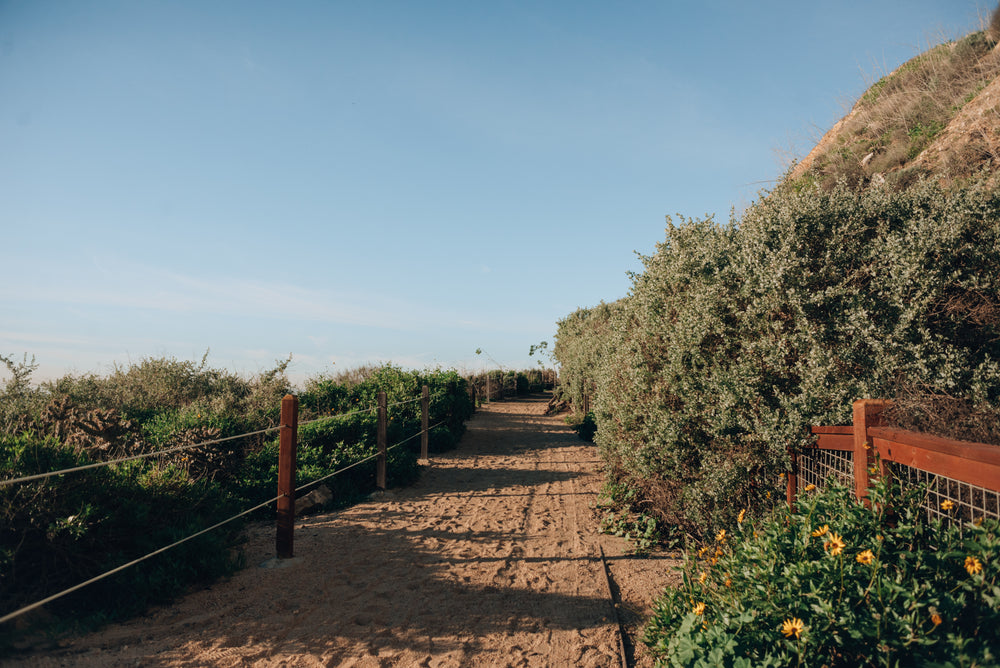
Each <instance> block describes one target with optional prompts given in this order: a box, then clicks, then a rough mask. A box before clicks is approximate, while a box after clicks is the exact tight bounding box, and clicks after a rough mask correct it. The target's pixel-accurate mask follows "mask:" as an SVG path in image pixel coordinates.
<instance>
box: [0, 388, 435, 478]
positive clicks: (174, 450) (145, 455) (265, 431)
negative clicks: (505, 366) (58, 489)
mask: <svg viewBox="0 0 1000 668" xmlns="http://www.w3.org/2000/svg"><path fill="white" fill-rule="evenodd" d="M437 396H438V397H440V396H443V395H441V394H440V393H438V394H437ZM420 399H421V397H416V398H414V399H407V400H406V401H397V402H396V403H393V404H389V408H393V407H395V406H404V405H406V404H412V403H414V402H416V401H420ZM377 409H378V406H370V407H368V408H359V409H356V410H353V411H350V412H348V413H338V414H337V415H326V416H323V417H318V418H313V419H311V420H304V421H302V422H299V426H300V427H301V426H303V425H307V424H315V423H319V422H326V421H329V420H342V419H344V418H348V417H353V416H354V415H360V414H362V413H372V412H374V411H376V410H377ZM279 429H281V426H280V425H279V426H276V427H268V428H266V429H258V430H257V431H250V432H246V433H244V434H236V435H235V436H226V437H224V438H216V439H212V440H209V441H199V442H198V443H189V444H187V445H177V446H174V447H171V448H165V449H163V450H156V451H154V452H144V453H141V454H137V455H129V456H127V457H118V458H115V459H106V460H102V461H99V462H93V463H91V464H82V465H80V466H73V467H71V468H65V469H59V470H58V471H48V472H46V473H36V474H32V475H28V476H21V477H19V478H8V479H6V480H0V487H2V486H4V485H14V484H17V483H24V482H32V481H35V480H44V479H45V478H51V477H53V476H58V475H66V474H68V473H76V472H77V471H86V470H88V469H96V468H101V467H103V466H113V465H115V464H123V463H125V462H131V461H136V460H139V459H149V458H152V457H162V456H164V455H170V454H174V453H177V452H184V451H186V450H194V449H197V448H204V447H208V446H210V445H219V444H220V443H226V442H228V441H236V440H239V439H241V438H249V437H251V436H259V435H261V434H269V433H272V432H275V431H278V430H279Z"/></svg>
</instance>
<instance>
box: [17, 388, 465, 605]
mask: <svg viewBox="0 0 1000 668" xmlns="http://www.w3.org/2000/svg"><path fill="white" fill-rule="evenodd" d="M289 400H291V401H289ZM420 400H423V425H426V426H422V427H421V429H420V430H418V431H417V432H415V433H414V434H412V435H410V436H408V437H406V438H404V439H402V440H400V441H398V442H397V443H394V444H393V445H391V446H388V447H386V446H385V443H384V434H385V433H386V427H387V420H388V416H387V413H388V411H387V404H386V402H385V395H384V393H380V397H379V404H378V405H376V406H374V407H372V408H369V409H359V410H356V411H352V412H350V413H345V414H341V415H337V416H327V417H325V418H317V419H315V420H309V421H306V422H302V423H299V422H298V400H297V398H295V397H292V396H291V395H289V396H286V397H285V399H283V400H282V412H281V420H280V422H281V424H280V425H279V426H277V427H271V428H268V429H262V430H258V431H254V432H248V433H246V434H240V435H237V436H230V437H226V438H222V439H214V440H212V441H204V442H201V443H198V444H194V445H187V446H178V447H175V448H167V449H165V450H160V451H158V452H154V453H145V454H143V455H137V456H132V457H125V458H119V459H117V460H110V461H106V462H97V463H95V464H89V465H85V466H79V467H73V468H68V469H62V470H59V471H51V472H48V473H43V474H38V475H32V476H23V477H21V478H14V479H9V480H5V481H2V484H6V485H12V484H14V483H18V482H29V481H34V480H39V479H44V478H49V477H52V476H56V475H63V474H66V473H73V472H76V471H81V470H86V469H90V468H96V467H98V466H110V465H111V464H116V463H121V462H124V461H131V460H135V459H142V458H147V457H153V456H156V455H164V454H169V453H172V452H179V451H182V450H187V449H191V448H195V447H204V446H206V445H213V444H216V443H222V442H226V441H232V440H235V439H238V438H245V437H247V436H254V435H258V434H264V433H269V432H272V431H278V430H280V431H281V439H280V441H281V448H282V452H281V454H279V472H278V494H277V495H276V496H274V497H272V498H269V499H268V500H266V501H263V502H261V503H258V504H256V505H254V506H252V507H250V508H247V509H245V510H243V511H240V512H239V513H237V514H235V515H232V516H231V517H228V518H226V519H224V520H221V521H219V522H216V523H215V524H213V525H211V526H209V527H206V528H204V529H201V530H199V531H197V532H195V533H193V534H190V535H188V536H186V537H184V538H181V539H179V540H176V541H174V542H172V543H170V544H169V545H165V546H163V547H161V548H159V549H156V550H154V551H152V552H149V553H147V554H144V555H142V556H140V557H138V558H135V559H132V560H131V561H128V562H126V563H123V564H121V565H119V566H116V567H115V568H112V569H110V570H108V571H106V572H104V573H101V574H99V575H97V576H94V577H92V578H89V579H87V580H85V581H83V582H80V583H79V584H76V585H73V586H71V587H67V588H66V589H63V590H61V591H59V592H57V593H55V594H52V595H50V596H47V597H45V598H43V599H40V600H38V601H35V602H33V603H31V604H29V605H25V606H23V607H21V608H19V609H17V610H14V611H11V612H8V613H6V614H4V615H3V616H0V624H4V623H6V622H8V621H11V620H13V619H15V618H17V617H20V616H22V615H24V614H26V613H28V612H31V611H32V610H36V609H38V608H40V607H42V606H44V605H46V604H48V603H51V602H53V601H56V600H58V599H60V598H62V597H64V596H67V595H69V594H71V593H73V592H76V591H79V590H81V589H83V588H85V587H87V586H89V585H92V584H94V583H96V582H100V581H101V580H104V579H106V578H108V577H111V576H112V575H115V574H117V573H120V572H122V571H124V570H126V569H128V568H131V567H133V566H136V565H138V564H140V563H142V562H144V561H146V560H148V559H151V558H152V557H155V556H157V555H160V554H163V553H164V552H167V551H169V550H171V549H173V548H175V547H177V546H179V545H183V544H184V543H187V542H189V541H191V540H194V539H195V538H198V537H199V536H203V535H205V534H207V533H209V532H211V531H214V530H216V529H219V528H220V527H223V526H225V525H227V524H229V523H231V522H233V521H235V520H237V519H240V518H242V517H246V516H247V515H250V514H252V513H254V512H256V511H258V510H261V509H263V508H265V507H267V506H270V505H272V504H275V503H277V514H278V527H277V528H278V535H277V540H276V543H277V546H278V553H279V554H278V556H279V558H287V557H290V556H291V530H292V527H293V525H294V517H295V511H294V498H295V496H296V495H297V494H298V493H299V492H301V491H303V490H304V489H306V488H309V487H312V486H315V485H317V484H319V483H321V482H323V481H325V480H328V479H330V478H333V477H334V476H337V475H339V474H342V473H344V472H346V471H349V470H351V469H353V468H355V467H358V466H361V465H362V464H365V463H367V462H371V461H373V460H376V461H379V462H380V465H381V466H382V467H383V472H382V474H381V476H382V478H381V482H380V484H379V486H380V487H382V488H384V465H385V457H386V453H387V452H389V451H391V450H395V449H396V448H399V447H401V446H403V445H405V444H407V443H409V442H411V441H413V440H414V439H416V438H417V437H420V436H423V437H424V446H423V447H424V450H425V451H426V443H427V439H428V437H429V434H430V432H431V431H433V430H434V429H436V428H438V427H440V426H442V425H445V424H447V423H448V421H449V419H448V418H446V419H444V420H440V421H439V422H437V423H435V424H434V425H432V426H431V425H428V420H427V416H428V407H429V393H428V390H427V387H426V386H425V387H424V390H423V396H421V397H417V398H416V399H411V400H407V401H401V402H396V403H395V404H393V406H400V405H405V404H409V403H413V402H414V401H420ZM372 410H377V411H378V413H379V421H380V424H379V443H378V448H379V451H378V452H376V453H375V454H373V455H370V456H368V457H365V458H364V459H361V460H359V461H356V462H353V463H351V464H349V465H347V466H343V467H341V468H339V469H337V470H335V471H333V472H331V473H329V474H327V475H324V476H322V477H320V478H317V479H315V480H312V481H310V482H308V483H304V484H301V485H298V486H297V487H295V488H294V490H292V486H291V485H285V486H284V489H283V484H282V483H283V481H288V480H289V476H290V479H292V480H294V466H295V463H294V456H293V457H292V459H291V467H292V470H291V471H288V470H287V462H286V458H285V457H284V456H283V455H284V454H285V452H284V451H285V450H286V448H287V446H288V445H289V444H290V445H291V450H292V452H293V453H294V450H295V441H296V439H297V431H298V426H299V425H300V424H309V423H311V422H318V421H322V420H329V419H333V418H338V417H340V418H343V417H348V416H351V415H355V414H359V413H366V412H370V411H372ZM289 503H291V504H292V505H291V506H289ZM289 511H290V512H289ZM284 532H288V533H287V535H284ZM283 541H285V542H286V544H287V553H286V554H282V550H283V548H282V544H283Z"/></svg>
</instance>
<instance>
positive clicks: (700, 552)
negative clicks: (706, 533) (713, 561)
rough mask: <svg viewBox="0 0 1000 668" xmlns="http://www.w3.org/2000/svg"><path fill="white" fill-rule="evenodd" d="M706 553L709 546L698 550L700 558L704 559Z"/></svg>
mask: <svg viewBox="0 0 1000 668" xmlns="http://www.w3.org/2000/svg"><path fill="white" fill-rule="evenodd" d="M706 552H708V546H707V545H706V546H705V547H703V548H701V549H700V550H698V557H699V558H701V557H704V556H705V553H706Z"/></svg>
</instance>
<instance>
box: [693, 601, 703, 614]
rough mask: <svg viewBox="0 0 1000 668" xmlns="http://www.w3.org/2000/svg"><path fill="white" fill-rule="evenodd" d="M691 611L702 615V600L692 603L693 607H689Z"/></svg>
mask: <svg viewBox="0 0 1000 668" xmlns="http://www.w3.org/2000/svg"><path fill="white" fill-rule="evenodd" d="M691 612H693V613H694V614H696V615H704V614H705V604H704V603H703V602H702V601H698V602H697V603H695V604H694V607H693V608H692V609H691Z"/></svg>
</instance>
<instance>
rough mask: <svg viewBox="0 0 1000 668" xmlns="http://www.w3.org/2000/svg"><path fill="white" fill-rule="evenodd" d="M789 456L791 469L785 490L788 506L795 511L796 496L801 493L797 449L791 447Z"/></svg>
mask: <svg viewBox="0 0 1000 668" xmlns="http://www.w3.org/2000/svg"><path fill="white" fill-rule="evenodd" d="M788 456H789V458H790V459H791V470H790V471H789V472H788V487H787V489H786V490H785V498H786V499H787V501H788V508H789V510H791V511H792V512H793V513H794V512H795V497H796V496H797V495H798V493H799V458H798V457H797V456H796V455H795V451H794V450H792V449H791V448H789V450H788Z"/></svg>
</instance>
